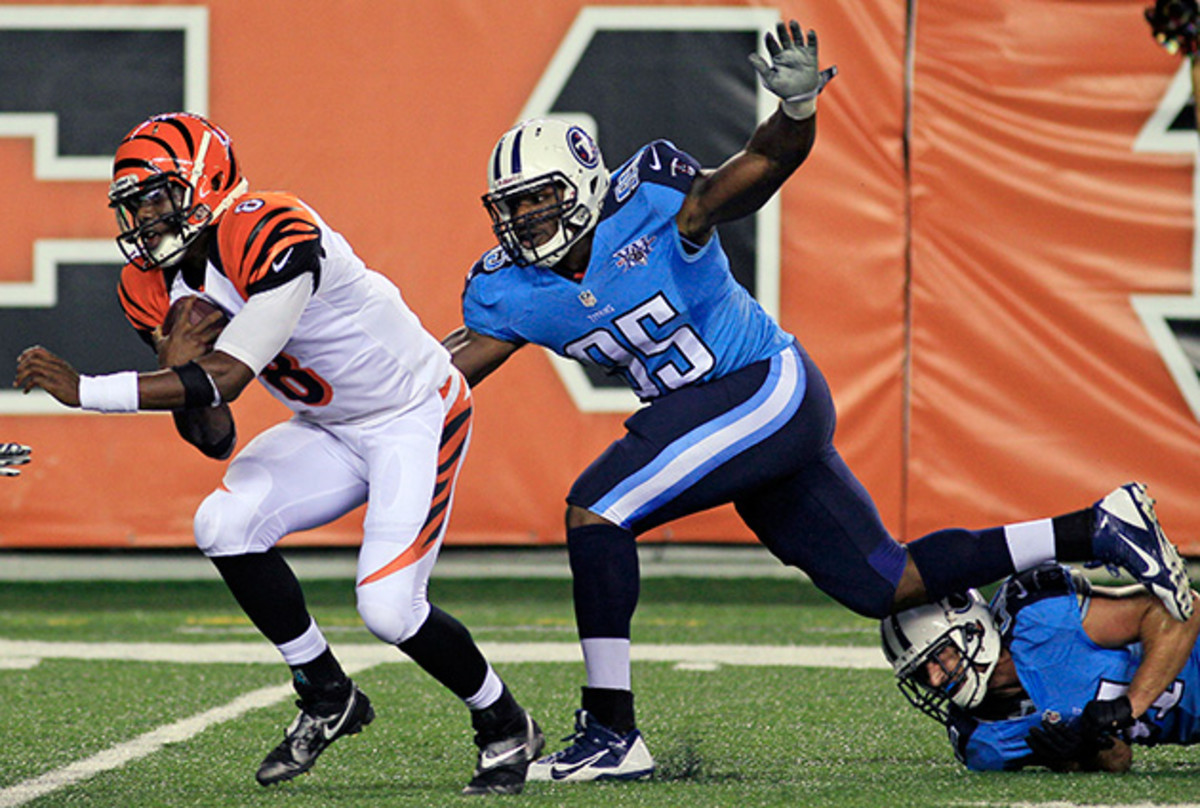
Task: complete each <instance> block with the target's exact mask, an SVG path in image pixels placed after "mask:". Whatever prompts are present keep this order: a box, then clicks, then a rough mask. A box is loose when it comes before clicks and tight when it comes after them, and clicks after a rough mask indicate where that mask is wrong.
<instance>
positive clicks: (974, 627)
mask: <svg viewBox="0 0 1200 808" xmlns="http://www.w3.org/2000/svg"><path fill="white" fill-rule="evenodd" d="M881 631H882V637H883V650H884V654H885V655H886V656H887V658H888V661H889V662H891V663H892V667H893V669H894V670H895V673H896V684H897V685H898V686H899V688H900V692H902V693H903V694H904V696H905V698H907V699H908V701H909V703H911V704H912V705H913V706H914V707H916V708H917V709H918V710H920V711H921V712H923V713H925V714H926V715H928V716H930V717H931V718H933V719H935V720H937V721H940V722H941V723H943V724H945V723H948V722H949V720H950V704H954V705H956V706H957V707H959V708H961V709H963V710H971V709H973V708H975V707H978V706H979V705H980V704H981V703H982V702H983V700H984V698H985V697H986V696H987V685H988V680H989V679H991V676H992V672H993V671H994V670H995V668H996V663H997V662H999V660H1000V651H1001V642H1000V633H999V631H997V630H996V628H995V623H994V621H993V619H992V616H991V613H990V612H989V611H988V609H987V607H986V605H985V604H984V601H983V598H982V597H981V596H980V595H979V593H978V592H976V591H975V590H970V591H969V592H968V594H967V596H965V597H964V596H952V597H950V598H946V599H944V600H942V601H939V602H938V603H935V604H928V605H925V606H918V607H916V608H914V609H909V610H907V611H905V612H901V613H900V614H898V615H893V616H892V617H889V618H886V619H885V620H884V621H883V624H882V627H881ZM935 671H936V673H935ZM935 676H936V679H937V681H936V683H935V681H934V677H935Z"/></svg>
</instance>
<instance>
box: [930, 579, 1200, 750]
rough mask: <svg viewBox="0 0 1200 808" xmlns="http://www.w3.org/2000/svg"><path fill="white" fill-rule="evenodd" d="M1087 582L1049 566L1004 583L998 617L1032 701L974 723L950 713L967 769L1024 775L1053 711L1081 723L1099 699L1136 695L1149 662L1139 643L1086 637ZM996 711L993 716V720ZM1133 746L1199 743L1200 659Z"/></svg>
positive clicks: (1133, 732)
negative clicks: (1037, 735)
mask: <svg viewBox="0 0 1200 808" xmlns="http://www.w3.org/2000/svg"><path fill="white" fill-rule="evenodd" d="M1089 593H1090V587H1089V586H1088V583H1087V581H1086V579H1084V578H1082V577H1080V576H1078V574H1077V573H1073V572H1071V571H1070V569H1069V568H1067V567H1062V566H1058V565H1043V566H1041V567H1037V568H1035V569H1033V570H1029V571H1027V572H1024V573H1022V574H1020V575H1017V576H1014V577H1013V578H1010V579H1009V580H1008V581H1006V582H1005V584H1004V586H1002V587H1001V588H1000V590H998V591H997V593H996V596H995V597H994V598H993V599H992V605H991V609H992V613H993V614H994V615H995V616H996V618H997V621H998V625H999V626H1000V629H1001V632H1002V634H1003V636H1004V642H1005V645H1006V647H1008V649H1009V652H1010V653H1011V654H1012V657H1013V662H1014V664H1015V665H1016V670H1017V676H1018V678H1019V679H1020V680H1021V685H1022V687H1024V689H1025V692H1026V694H1027V697H1026V698H1024V699H1021V700H1020V701H1017V702H1013V703H1009V704H1005V705H995V704H993V705H989V703H988V702H987V701H985V702H984V704H983V705H982V706H981V708H980V709H978V710H976V711H974V712H973V713H972V714H971V715H967V714H966V713H964V712H962V711H960V710H957V709H956V710H954V711H952V713H951V718H952V720H951V723H950V726H949V732H950V740H951V742H952V743H953V744H954V748H955V753H956V754H957V756H958V758H959V760H961V761H962V762H963V763H965V764H966V765H967V767H968V768H971V769H976V770H998V769H1013V768H1019V767H1020V766H1022V765H1025V764H1028V763H1030V762H1031V761H1030V760H1029V756H1030V754H1031V752H1030V750H1029V747H1028V746H1027V745H1026V744H1025V738H1026V736H1027V735H1028V734H1029V730H1030V729H1032V728H1033V727H1035V726H1038V725H1039V724H1040V723H1041V721H1042V717H1043V716H1044V715H1045V714H1046V712H1047V711H1054V712H1057V713H1058V714H1059V715H1060V716H1062V718H1063V719H1065V720H1069V719H1070V718H1073V717H1077V716H1078V715H1079V714H1080V713H1081V712H1082V711H1083V707H1084V705H1086V704H1087V703H1088V702H1089V701H1091V700H1092V699H1097V698H1100V699H1112V698H1116V697H1117V696H1120V695H1121V694H1123V693H1125V692H1126V691H1127V690H1128V689H1129V682H1130V681H1131V680H1132V679H1133V674H1134V672H1135V671H1136V670H1137V668H1138V665H1139V664H1140V663H1141V659H1142V647H1141V645H1140V644H1139V643H1135V644H1133V645H1128V646H1125V647H1123V648H1101V647H1100V646H1098V645H1096V644H1095V643H1094V642H1093V641H1092V640H1091V638H1089V637H1088V635H1087V633H1086V632H1085V631H1084V629H1083V617H1084V614H1086V610H1087V608H1088V605H1089V602H1090V594H1089ZM989 710H990V711H991V712H992V713H993V714H992V715H989ZM1123 735H1124V737H1125V740H1127V741H1128V742H1130V743H1139V744H1146V745H1153V744H1158V743H1172V744H1191V743H1196V742H1197V741H1200V653H1198V652H1197V649H1196V648H1193V649H1192V653H1191V656H1190V657H1189V659H1188V662H1187V664H1186V665H1185V666H1184V669H1183V671H1182V672H1181V673H1180V674H1179V677H1178V678H1177V679H1176V680H1175V682H1173V683H1172V685H1171V687H1169V688H1167V690H1166V692H1165V693H1163V695H1162V696H1160V697H1159V699H1158V700H1157V701H1155V703H1154V706H1153V707H1151V708H1150V710H1149V711H1148V712H1147V714H1146V715H1145V716H1144V717H1143V718H1142V719H1141V720H1140V721H1139V722H1138V723H1137V724H1136V725H1134V726H1133V727H1131V728H1130V729H1128V730H1126V731H1125V732H1124V733H1123Z"/></svg>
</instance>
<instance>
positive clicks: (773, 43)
mask: <svg viewBox="0 0 1200 808" xmlns="http://www.w3.org/2000/svg"><path fill="white" fill-rule="evenodd" d="M776 37H778V39H777V38H776ZM763 41H764V42H765V43H766V46H767V53H768V54H769V55H770V57H771V61H770V62H769V63H768V62H767V60H766V59H764V58H763V57H762V56H760V55H758V54H757V53H752V54H750V64H752V65H754V70H755V71H756V72H757V73H758V77H759V79H760V80H761V81H762V84H763V86H764V87H766V88H767V89H768V90H770V91H771V92H773V93H774V94H775V95H777V96H779V97H780V98H781V99H783V111H784V113H785V114H786V115H787V116H788V117H789V118H793V119H795V120H798V121H802V120H804V119H805V118H809V117H812V115H813V113H814V112H816V110H817V95H818V94H819V93H820V92H821V90H822V89H824V87H825V85H826V84H828V83H829V81H830V80H831V79H832V78H833V77H834V76H836V75H837V65H832V66H830V67H827V68H825V69H824V70H820V69H819V68H818V62H817V32H816V31H812V30H810V31H809V32H808V42H807V43H806V42H805V40H804V33H803V32H802V31H801V30H800V23H798V22H796V21H795V20H792V21H791V22H789V23H788V24H787V25H784V24H783V23H779V24H777V25H776V26H775V34H774V35H772V34H770V33H768V34H767V35H766V36H764V37H763Z"/></svg>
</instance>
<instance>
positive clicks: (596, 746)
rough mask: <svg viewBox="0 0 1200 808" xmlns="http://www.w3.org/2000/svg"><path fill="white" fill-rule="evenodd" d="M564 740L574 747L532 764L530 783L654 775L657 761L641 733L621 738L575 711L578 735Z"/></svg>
mask: <svg viewBox="0 0 1200 808" xmlns="http://www.w3.org/2000/svg"><path fill="white" fill-rule="evenodd" d="M564 740H569V741H571V742H572V743H571V745H570V746H568V747H567V748H566V749H564V750H562V751H561V752H555V753H554V754H553V755H547V756H546V757H544V758H542V759H541V760H536V761H534V762H533V763H531V764H530V766H529V773H528V775H527V779H529V780H549V781H552V782H555V783H580V782H584V781H587V780H636V779H638V778H640V777H648V776H649V775H651V774H653V773H654V758H652V757H651V756H650V750H649V749H647V748H646V742H645V741H644V740H642V733H641V732H639V731H638V730H636V729H635V730H632V731H630V732H629V733H628V734H626V735H618V734H617V733H615V732H613V731H612V730H611V729H609V728H608V727H606V726H604V725H603V724H600V723H598V722H597V721H596V719H595V718H593V717H592V716H591V714H590V713H588V711H587V710H576V711H575V734H574V735H570V736H568V737H567V738H565V739H564Z"/></svg>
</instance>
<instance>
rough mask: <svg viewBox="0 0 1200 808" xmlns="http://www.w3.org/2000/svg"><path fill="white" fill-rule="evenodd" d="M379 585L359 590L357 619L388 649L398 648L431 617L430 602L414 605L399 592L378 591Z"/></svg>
mask: <svg viewBox="0 0 1200 808" xmlns="http://www.w3.org/2000/svg"><path fill="white" fill-rule="evenodd" d="M377 586H379V584H369V585H368V586H366V587H362V588H359V590H358V615H359V617H361V618H362V621H363V625H365V626H366V627H367V630H368V631H370V632H371V633H372V634H374V635H375V636H376V637H378V638H379V639H381V640H383V641H384V642H386V643H388V644H389V645H399V644H400V643H402V642H404V641H405V640H407V639H408V638H410V637H412V636H413V635H414V634H416V633H417V630H418V629H420V628H421V624H422V623H424V622H425V618H427V617H429V601H427V600H425V599H424V598H422V599H421V600H420V601H419V602H414V599H413V597H412V596H411V594H410V595H409V596H408V597H404V596H398V593H396V592H394V591H393V592H386V591H381V590H382V587H381V588H380V589H375V587H377Z"/></svg>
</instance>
